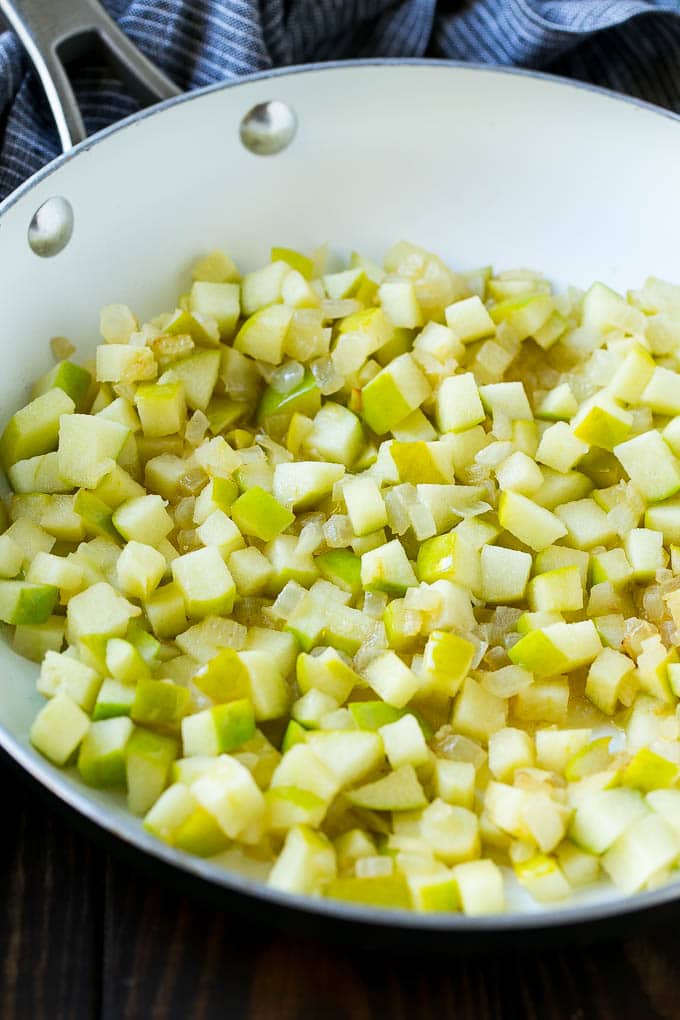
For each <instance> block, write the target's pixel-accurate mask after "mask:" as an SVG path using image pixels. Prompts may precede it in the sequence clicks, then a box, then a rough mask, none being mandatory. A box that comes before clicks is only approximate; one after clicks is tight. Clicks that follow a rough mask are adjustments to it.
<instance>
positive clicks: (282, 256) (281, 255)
mask: <svg viewBox="0 0 680 1020" xmlns="http://www.w3.org/2000/svg"><path fill="white" fill-rule="evenodd" d="M271 261H272V262H273V263H277V262H285V263H286V264H287V265H288V266H290V268H291V269H296V270H297V271H298V273H300V274H301V275H302V276H304V278H305V280H311V279H313V277H314V276H315V272H314V260H313V259H310V258H308V257H307V256H306V255H303V254H301V252H299V251H295V250H294V249H293V248H278V247H273V248H272V250H271ZM334 275H336V276H341V275H344V274H341V273H336V274H334ZM284 279H285V277H284ZM323 279H324V283H325V281H326V279H327V277H325V276H324V278H323Z"/></svg>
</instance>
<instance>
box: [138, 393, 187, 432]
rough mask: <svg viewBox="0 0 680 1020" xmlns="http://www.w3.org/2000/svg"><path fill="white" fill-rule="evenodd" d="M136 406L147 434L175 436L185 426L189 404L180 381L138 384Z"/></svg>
mask: <svg viewBox="0 0 680 1020" xmlns="http://www.w3.org/2000/svg"><path fill="white" fill-rule="evenodd" d="M135 407H136V408H137V414H138V415H139V419H140V421H141V423H142V429H143V431H144V435H145V436H149V437H152V438H158V437H163V436H173V435H174V434H175V433H176V432H180V431H181V430H182V429H183V427H184V423H185V421H186V416H187V404H186V398H185V396H184V387H183V385H182V383H181V382H179V381H177V382H166V383H144V384H143V385H141V386H138V387H137V392H136V393H135Z"/></svg>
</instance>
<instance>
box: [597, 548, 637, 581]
mask: <svg viewBox="0 0 680 1020" xmlns="http://www.w3.org/2000/svg"><path fill="white" fill-rule="evenodd" d="M632 580H633V568H632V567H631V565H630V563H629V562H628V557H627V556H626V553H625V551H624V550H623V549H609V550H606V551H605V552H601V553H593V554H592V556H591V557H590V582H591V584H602V583H603V582H604V581H608V582H609V583H610V584H611V585H612V586H613V587H614V588H617V589H618V588H626V587H627V586H628V585H629V584H630V582H631V581H632Z"/></svg>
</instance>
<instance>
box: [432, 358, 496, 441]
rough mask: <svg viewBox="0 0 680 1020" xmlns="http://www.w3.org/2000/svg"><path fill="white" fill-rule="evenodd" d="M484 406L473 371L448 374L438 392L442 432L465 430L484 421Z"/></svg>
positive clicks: (437, 405) (439, 421)
mask: <svg viewBox="0 0 680 1020" xmlns="http://www.w3.org/2000/svg"><path fill="white" fill-rule="evenodd" d="M484 416H485V415H484V408H483V406H482V401H481V400H480V397H479V390H478V389H477V384H476V382H475V377H474V375H473V374H472V372H465V373H464V374H462V375H452V376H448V377H447V378H446V379H444V381H443V382H442V383H441V385H440V387H439V390H438V392H437V401H436V418H437V426H438V428H439V431H440V432H463V431H465V430H466V429H469V428H471V427H472V426H474V425H477V424H478V423H479V422H481V421H484Z"/></svg>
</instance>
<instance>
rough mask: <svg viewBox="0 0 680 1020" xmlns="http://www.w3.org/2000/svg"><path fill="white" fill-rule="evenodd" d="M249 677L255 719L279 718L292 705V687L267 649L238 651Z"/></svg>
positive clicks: (249, 693) (249, 689) (249, 690)
mask: <svg viewBox="0 0 680 1020" xmlns="http://www.w3.org/2000/svg"><path fill="white" fill-rule="evenodd" d="M238 657H239V660H240V662H241V664H242V665H243V667H244V668H245V671H246V674H247V677H248V697H249V698H250V700H251V702H252V704H253V709H254V711H255V719H256V720H257V721H258V722H263V721H265V720H267V719H278V718H280V717H281V716H282V715H284V714H285V712H286V711H287V709H288V707H289V705H290V689H289V687H288V684H287V683H286V681H285V678H284V677H283V676H282V674H281V670H280V669H279V666H278V664H277V663H276V661H275V660H273V658H272V656H271V655H270V654H269V653H267V652H266V651H260V650H257V649H245V650H244V651H242V652H239V653H238Z"/></svg>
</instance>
